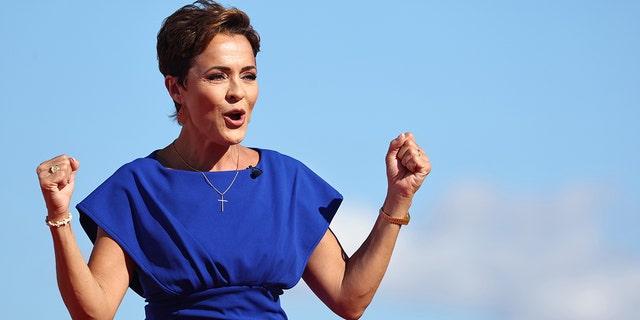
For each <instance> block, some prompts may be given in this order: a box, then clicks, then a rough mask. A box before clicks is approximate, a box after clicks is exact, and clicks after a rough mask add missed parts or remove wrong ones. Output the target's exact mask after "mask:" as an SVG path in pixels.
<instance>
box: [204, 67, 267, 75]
mask: <svg viewBox="0 0 640 320" xmlns="http://www.w3.org/2000/svg"><path fill="white" fill-rule="evenodd" d="M211 70H220V71H224V72H229V71H231V68H229V67H225V66H213V67H211V68H209V69H207V70H205V72H204V73H203V74H206V73H208V72H210V71H211ZM248 70H258V68H257V67H256V66H246V67H242V69H240V72H245V71H248Z"/></svg>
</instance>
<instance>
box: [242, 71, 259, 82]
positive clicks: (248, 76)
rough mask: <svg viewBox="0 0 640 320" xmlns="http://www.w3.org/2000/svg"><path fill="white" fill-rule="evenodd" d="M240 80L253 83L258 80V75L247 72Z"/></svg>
mask: <svg viewBox="0 0 640 320" xmlns="http://www.w3.org/2000/svg"><path fill="white" fill-rule="evenodd" d="M242 79H244V80H247V81H255V80H256V79H258V75H257V74H255V73H253V72H248V73H245V74H243V75H242Z"/></svg>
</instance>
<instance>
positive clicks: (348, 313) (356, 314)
mask: <svg viewBox="0 0 640 320" xmlns="http://www.w3.org/2000/svg"><path fill="white" fill-rule="evenodd" d="M365 309H366V308H359V307H348V308H345V309H343V310H340V311H336V314H337V315H338V316H340V317H341V318H343V319H346V320H357V319H360V318H361V317H362V315H363V314H364V311H365Z"/></svg>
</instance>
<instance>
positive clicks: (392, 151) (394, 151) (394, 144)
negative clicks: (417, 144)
mask: <svg viewBox="0 0 640 320" xmlns="http://www.w3.org/2000/svg"><path fill="white" fill-rule="evenodd" d="M406 139H407V137H406V134H404V133H402V134H400V135H399V136H398V137H397V138H395V139H393V140H391V143H389V150H388V151H387V163H389V164H390V163H391V162H392V161H395V160H396V159H397V158H398V152H399V151H400V147H402V145H403V144H404V142H405V140H406Z"/></svg>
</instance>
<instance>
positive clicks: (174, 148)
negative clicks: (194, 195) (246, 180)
mask: <svg viewBox="0 0 640 320" xmlns="http://www.w3.org/2000/svg"><path fill="white" fill-rule="evenodd" d="M171 147H172V148H173V151H174V152H175V153H176V154H177V155H178V158H180V160H182V162H184V164H185V165H186V166H187V167H189V168H190V169H191V170H193V171H197V172H200V174H201V175H202V177H203V178H204V181H206V182H207V184H208V185H209V186H210V187H211V188H212V189H213V190H214V191H215V192H216V193H217V194H219V195H220V199H218V202H220V211H221V212H224V203H225V202H229V200H225V199H224V195H225V194H226V193H227V192H228V191H229V189H231V186H233V184H234V183H235V182H236V178H238V173H240V170H238V168H239V164H240V150H238V157H237V159H236V175H235V176H233V180H231V183H229V186H228V187H227V188H226V189H225V190H224V191H223V192H220V190H218V188H216V186H214V185H213V183H211V181H210V180H209V178H207V175H206V174H205V173H204V171H201V170H198V169H196V168H194V167H192V166H191V165H190V164H189V163H188V162H187V160H185V159H184V158H183V157H182V155H181V154H180V152H178V149H177V148H176V141H175V140H174V141H173V142H172V143H171Z"/></svg>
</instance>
